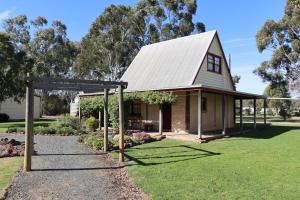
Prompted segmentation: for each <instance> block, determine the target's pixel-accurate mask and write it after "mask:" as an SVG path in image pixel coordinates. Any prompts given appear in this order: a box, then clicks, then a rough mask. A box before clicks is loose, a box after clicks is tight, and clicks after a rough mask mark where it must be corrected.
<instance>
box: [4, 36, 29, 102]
mask: <svg viewBox="0 0 300 200" xmlns="http://www.w3.org/2000/svg"><path fill="white" fill-rule="evenodd" d="M31 64H32V60H31V59H29V58H28V57H27V56H26V53H25V52H24V51H22V50H17V49H16V48H15V46H14V43H13V41H12V40H11V39H10V37H9V35H7V34H6V33H0V102H1V101H4V100H5V99H7V98H10V97H13V98H14V99H15V100H18V99H19V98H20V97H23V96H24V91H22V90H21V91H20V88H23V87H24V76H25V75H26V72H28V71H29V70H30V65H31Z"/></svg>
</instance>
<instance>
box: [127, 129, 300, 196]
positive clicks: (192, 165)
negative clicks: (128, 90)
mask: <svg viewBox="0 0 300 200" xmlns="http://www.w3.org/2000/svg"><path fill="white" fill-rule="evenodd" d="M299 144H300V125H298V126H295V125H293V126H291V125H290V126H288V125H284V126H283V125H275V126H271V127H269V128H266V129H261V130H257V131H253V132H250V133H248V134H246V135H243V136H239V137H232V138H227V139H221V140H215V141H211V142H209V143H205V144H191V143H186V142H181V141H172V140H164V141H160V142H154V143H148V144H145V145H141V146H136V147H134V148H131V149H126V152H125V153H126V159H127V161H126V165H127V166H126V168H127V169H128V171H129V174H130V175H131V177H133V179H134V182H135V183H136V184H137V185H138V186H139V187H141V188H142V189H143V190H144V191H145V192H146V193H147V194H149V195H150V196H151V198H152V199H172V200H173V199H272V200H273V199H278V200H281V199H298V198H299V196H300V178H299V177H300V157H299V153H300V146H299Z"/></svg>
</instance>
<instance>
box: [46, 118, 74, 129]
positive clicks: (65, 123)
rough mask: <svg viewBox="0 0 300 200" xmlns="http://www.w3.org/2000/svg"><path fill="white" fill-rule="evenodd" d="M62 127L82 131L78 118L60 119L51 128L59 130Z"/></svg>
mask: <svg viewBox="0 0 300 200" xmlns="http://www.w3.org/2000/svg"><path fill="white" fill-rule="evenodd" d="M62 127H71V128H72V129H75V130H76V129H80V120H79V119H78V118H77V117H70V116H69V115H66V116H62V117H59V118H58V119H57V120H56V121H55V122H54V123H52V124H51V128H54V129H57V128H62Z"/></svg>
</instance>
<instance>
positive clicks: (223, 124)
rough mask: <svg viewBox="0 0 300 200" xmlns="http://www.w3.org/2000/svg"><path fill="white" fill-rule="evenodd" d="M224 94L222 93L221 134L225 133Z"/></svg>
mask: <svg viewBox="0 0 300 200" xmlns="http://www.w3.org/2000/svg"><path fill="white" fill-rule="evenodd" d="M226 121H227V119H226V96H225V95H224V94H223V95H222V127H223V131H222V134H223V135H225V134H226Z"/></svg>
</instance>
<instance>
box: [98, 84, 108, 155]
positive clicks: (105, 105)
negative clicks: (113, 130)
mask: <svg viewBox="0 0 300 200" xmlns="http://www.w3.org/2000/svg"><path fill="white" fill-rule="evenodd" d="M103 101H104V102H103V103H104V106H103V107H104V134H103V136H104V138H103V141H104V142H103V143H104V145H103V146H104V151H105V152H107V150H108V90H107V89H104V99H103ZM99 113H100V112H99ZM100 117H101V116H100V114H99V118H100ZM100 124H101V122H100Z"/></svg>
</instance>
